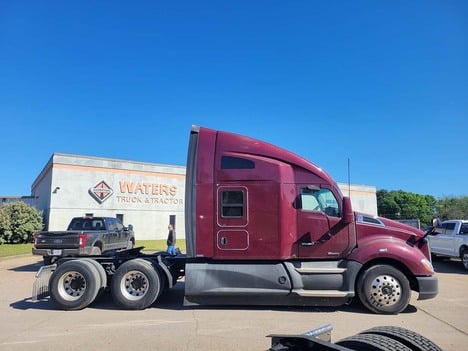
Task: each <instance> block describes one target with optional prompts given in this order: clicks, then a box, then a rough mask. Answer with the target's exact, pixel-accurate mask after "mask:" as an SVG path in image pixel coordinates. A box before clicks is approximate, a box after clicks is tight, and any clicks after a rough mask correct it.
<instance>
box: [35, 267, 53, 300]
mask: <svg viewBox="0 0 468 351" xmlns="http://www.w3.org/2000/svg"><path fill="white" fill-rule="evenodd" d="M56 268H57V265H56V264H51V265H49V266H42V267H41V268H40V269H39V271H38V272H37V273H36V276H35V277H36V280H35V281H34V284H33V290H32V295H31V300H32V301H33V302H37V301H39V300H41V299H43V298H45V297H47V296H49V279H50V276H51V275H52V273H53V272H54V271H55V269H56Z"/></svg>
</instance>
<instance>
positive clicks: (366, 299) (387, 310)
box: [356, 265, 411, 314]
mask: <svg viewBox="0 0 468 351" xmlns="http://www.w3.org/2000/svg"><path fill="white" fill-rule="evenodd" d="M356 291H357V293H358V296H359V299H360V300H361V302H362V304H363V305H364V306H365V307H366V308H367V309H369V310H370V311H372V312H374V313H381V314H396V313H399V312H401V311H403V310H404V309H405V308H406V307H408V304H409V300H410V298H411V288H410V284H409V281H408V278H406V276H405V275H404V274H403V273H402V272H400V271H399V270H398V269H396V268H394V267H392V266H389V265H376V266H372V267H370V268H368V269H367V270H365V271H364V272H362V273H361V274H360V275H359V278H358V280H357V286H356Z"/></svg>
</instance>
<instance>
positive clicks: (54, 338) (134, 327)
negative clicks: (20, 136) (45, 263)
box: [0, 255, 468, 351]
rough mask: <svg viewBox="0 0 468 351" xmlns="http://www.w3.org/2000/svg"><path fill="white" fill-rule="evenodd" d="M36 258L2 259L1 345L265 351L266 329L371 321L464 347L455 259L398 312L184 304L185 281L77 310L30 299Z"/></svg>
mask: <svg viewBox="0 0 468 351" xmlns="http://www.w3.org/2000/svg"><path fill="white" fill-rule="evenodd" d="M40 265H41V262H40V261H39V260H38V259H37V257H34V256H32V255H31V256H30V255H27V256H21V257H16V258H8V259H2V260H0V316H1V318H2V323H1V327H0V350H5V351H6V350H15V351H21V350H35V351H39V350H51V349H55V350H68V351H74V350H81V351H82V350H124V349H125V350H187V351H189V350H224V351H229V350H267V349H268V348H269V347H270V338H267V337H266V336H267V335H268V334H275V333H276V334H300V333H304V332H306V331H308V330H310V329H314V328H317V327H320V326H323V325H326V324H329V323H330V324H332V325H333V331H332V340H333V341H337V340H339V339H342V338H345V337H347V336H351V335H353V334H356V333H358V332H360V331H363V330H365V329H368V328H371V327H375V326H387V325H394V326H401V327H404V328H407V329H411V330H413V331H415V332H417V333H420V334H422V335H424V336H426V337H428V338H429V339H431V340H432V341H433V342H435V343H436V344H437V345H439V346H440V347H441V348H442V349H443V350H445V351H452V350H453V351H461V350H466V349H468V347H467V345H468V272H467V271H465V270H463V268H462V266H461V264H460V262H456V261H436V262H434V266H435V267H436V271H437V274H438V278H439V290H440V292H439V295H438V296H437V297H436V298H435V299H432V300H425V301H417V300H416V297H417V295H414V296H413V298H412V301H411V305H410V306H409V307H408V309H407V310H406V311H404V313H401V314H399V315H395V316H393V315H389V316H385V315H374V314H370V313H368V312H367V311H366V310H364V309H362V308H359V306H355V305H351V306H342V307H339V308H284V307H281V308H275V307H261V308H257V307H227V308H219V307H217V308H206V307H184V306H183V288H184V287H183V283H181V284H178V285H177V286H176V287H175V288H174V289H172V290H170V291H169V293H166V294H164V295H163V296H162V297H161V299H160V301H158V302H156V304H155V305H154V306H153V307H151V308H148V309H146V310H143V311H123V310H119V309H117V308H116V307H115V305H114V304H113V302H112V300H111V297H110V296H109V295H108V294H107V295H106V294H104V296H102V297H101V298H100V299H99V300H98V301H96V302H95V303H94V304H92V305H91V306H90V307H88V308H86V309H84V310H81V311H68V312H67V311H60V310H57V309H55V308H54V306H53V305H52V303H51V302H50V301H48V300H45V301H40V302H32V301H31V290H32V284H33V281H34V274H35V272H36V271H37V270H38V269H39V267H40Z"/></svg>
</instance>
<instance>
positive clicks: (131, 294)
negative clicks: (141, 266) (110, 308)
mask: <svg viewBox="0 0 468 351" xmlns="http://www.w3.org/2000/svg"><path fill="white" fill-rule="evenodd" d="M148 288H149V281H148V277H147V276H146V275H145V274H143V273H142V272H140V271H130V272H127V273H126V274H125V275H124V276H123V277H122V280H121V281H120V291H121V293H122V295H123V296H125V298H126V299H128V300H139V299H141V298H143V296H145V295H146V293H147V292H148Z"/></svg>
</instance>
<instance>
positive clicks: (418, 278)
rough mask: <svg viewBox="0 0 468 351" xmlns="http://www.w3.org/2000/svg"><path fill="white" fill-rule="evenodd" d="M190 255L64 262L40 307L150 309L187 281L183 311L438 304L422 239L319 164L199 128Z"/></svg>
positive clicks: (192, 151) (39, 281) (189, 192)
mask: <svg viewBox="0 0 468 351" xmlns="http://www.w3.org/2000/svg"><path fill="white" fill-rule="evenodd" d="M185 218H186V223H185V233H186V247H187V248H186V254H178V255H176V256H171V255H169V254H167V253H165V252H155V253H152V254H146V253H143V252H141V248H133V249H130V250H126V251H122V252H118V253H116V254H115V255H112V256H89V257H78V258H62V259H60V260H58V261H57V262H56V264H54V265H49V266H44V267H42V268H41V270H40V272H38V274H37V278H36V283H35V289H34V290H35V292H34V293H33V295H38V294H39V295H46V294H49V295H50V297H51V300H52V301H53V302H54V303H55V304H56V305H57V306H58V307H60V308H62V309H66V310H76V309H82V308H84V307H86V306H87V305H89V304H90V303H92V302H93V301H94V299H95V298H96V296H97V295H98V294H99V292H100V291H102V290H104V289H108V290H110V294H111V295H112V298H113V300H114V301H115V303H116V304H117V305H119V306H120V307H122V308H125V309H144V308H147V307H149V306H151V305H152V304H153V303H155V302H156V301H157V299H158V297H159V296H160V294H161V293H162V292H163V291H165V290H167V289H170V288H171V287H173V286H174V284H176V282H177V281H178V280H179V279H181V278H182V277H185V282H184V283H185V301H184V303H185V304H192V305H193V304H200V305H202V304H211V305H213V304H215V305H240V304H241V305H247V304H251V305H303V306H321V305H327V306H337V305H341V304H346V303H349V302H350V301H351V300H352V299H353V298H355V297H358V298H359V300H360V301H361V302H362V304H363V305H364V306H365V307H366V308H367V309H369V310H370V311H372V312H374V313H384V314H394V313H399V312H401V311H403V310H404V309H405V308H406V307H407V306H408V303H409V301H410V296H411V291H412V290H414V291H416V292H418V294H419V296H418V297H419V299H420V300H423V299H430V298H433V297H435V296H436V295H437V291H438V287H437V278H436V277H435V274H434V270H433V267H432V264H431V258H430V253H429V247H428V245H427V242H426V240H425V239H424V233H423V232H422V231H420V230H418V229H416V228H413V227H410V226H407V225H404V224H401V223H398V222H395V221H391V220H389V219H385V218H380V217H376V216H372V215H366V214H363V213H357V212H354V211H353V209H352V208H351V201H350V199H349V197H345V196H343V195H342V194H341V192H340V190H339V188H338V186H337V185H336V183H335V182H334V180H333V179H332V178H331V177H330V176H329V175H328V174H327V173H326V172H325V171H323V170H322V169H321V168H319V167H318V166H316V165H315V164H313V163H311V162H309V161H307V160H306V159H304V158H302V157H299V156H297V155H295V154H293V153H291V152H289V151H286V150H284V149H281V148H279V147H276V146H274V145H271V144H268V143H266V142H262V141H259V140H256V139H252V138H249V137H245V136H240V135H236V134H232V133H228V132H222V131H215V130H211V129H207V128H203V127H196V126H194V127H192V130H191V134H190V142H189V148H188V159H187V169H186V198H185Z"/></svg>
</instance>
